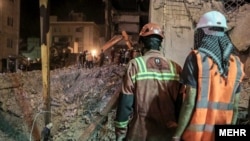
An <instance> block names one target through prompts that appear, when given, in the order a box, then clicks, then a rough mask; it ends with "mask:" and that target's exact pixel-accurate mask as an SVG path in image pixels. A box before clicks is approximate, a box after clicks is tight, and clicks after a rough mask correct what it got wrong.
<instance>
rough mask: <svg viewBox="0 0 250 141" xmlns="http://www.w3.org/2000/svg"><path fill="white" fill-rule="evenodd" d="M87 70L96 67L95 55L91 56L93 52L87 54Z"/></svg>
mask: <svg viewBox="0 0 250 141" xmlns="http://www.w3.org/2000/svg"><path fill="white" fill-rule="evenodd" d="M86 61H87V62H86V66H87V67H86V68H88V69H91V68H93V66H94V62H93V61H94V57H93V55H92V54H91V52H88V51H87V53H86Z"/></svg>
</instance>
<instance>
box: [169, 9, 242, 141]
mask: <svg viewBox="0 0 250 141" xmlns="http://www.w3.org/2000/svg"><path fill="white" fill-rule="evenodd" d="M226 29H227V23H226V18H225V16H224V15H223V14H222V13H220V12H218V11H210V12H207V13H205V14H204V15H203V16H202V17H201V18H200V20H199V22H198V24H197V27H196V30H195V34H194V37H195V45H194V50H193V51H191V53H190V54H189V55H188V56H187V58H186V61H185V64H184V67H183V71H182V74H181V79H180V81H181V83H182V84H184V85H185V86H186V89H185V92H186V97H185V99H184V102H183V105H182V109H181V113H180V118H179V121H178V127H177V130H176V132H175V134H174V136H173V138H172V140H173V141H180V140H184V141H214V138H215V137H214V125H217V124H218V125H221V124H236V120H237V115H238V102H239V97H240V83H241V81H242V79H243V77H244V72H243V64H242V63H241V62H240V59H239V58H238V57H237V56H235V55H234V54H233V50H234V46H233V44H232V43H231V41H230V39H229V37H228V35H227V34H226V33H225V30H226Z"/></svg>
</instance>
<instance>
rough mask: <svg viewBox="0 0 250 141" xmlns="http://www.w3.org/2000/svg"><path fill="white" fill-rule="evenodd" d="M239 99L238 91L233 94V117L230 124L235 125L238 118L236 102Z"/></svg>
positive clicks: (237, 102)
mask: <svg viewBox="0 0 250 141" xmlns="http://www.w3.org/2000/svg"><path fill="white" fill-rule="evenodd" d="M239 99H240V92H239V93H236V94H235V97H234V102H233V119H232V122H231V124H233V125H235V124H236V123H237V119H238V113H239V112H238V104H239Z"/></svg>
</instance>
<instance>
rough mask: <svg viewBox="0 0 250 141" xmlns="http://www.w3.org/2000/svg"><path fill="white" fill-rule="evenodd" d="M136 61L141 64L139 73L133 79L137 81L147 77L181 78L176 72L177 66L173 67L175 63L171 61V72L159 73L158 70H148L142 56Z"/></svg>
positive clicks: (157, 78) (160, 78)
mask: <svg viewBox="0 0 250 141" xmlns="http://www.w3.org/2000/svg"><path fill="white" fill-rule="evenodd" d="M135 60H136V62H137V64H138V66H139V73H137V74H136V75H134V76H132V81H133V83H135V82H136V81H138V80H146V79H152V80H154V79H156V80H160V81H161V80H176V81H178V80H179V75H178V74H176V73H175V72H176V68H175V67H173V64H172V63H171V62H169V64H170V71H171V72H170V73H158V72H151V71H148V70H147V67H146V64H145V62H144V60H143V58H142V57H137V58H136V59H135Z"/></svg>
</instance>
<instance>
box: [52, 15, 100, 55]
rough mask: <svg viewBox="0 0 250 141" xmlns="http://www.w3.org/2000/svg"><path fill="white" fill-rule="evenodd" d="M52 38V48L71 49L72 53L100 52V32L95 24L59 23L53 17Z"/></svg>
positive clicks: (78, 22) (84, 22)
mask: <svg viewBox="0 0 250 141" xmlns="http://www.w3.org/2000/svg"><path fill="white" fill-rule="evenodd" d="M50 37H51V41H50V42H51V43H50V44H51V46H56V47H59V48H60V47H61V48H65V47H66V48H70V50H71V52H72V53H80V52H83V51H85V50H88V51H93V50H95V51H96V53H97V52H100V48H101V47H100V41H99V40H100V30H99V28H98V25H97V24H95V22H86V21H78V20H77V21H57V18H56V17H52V16H51V18H50Z"/></svg>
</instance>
